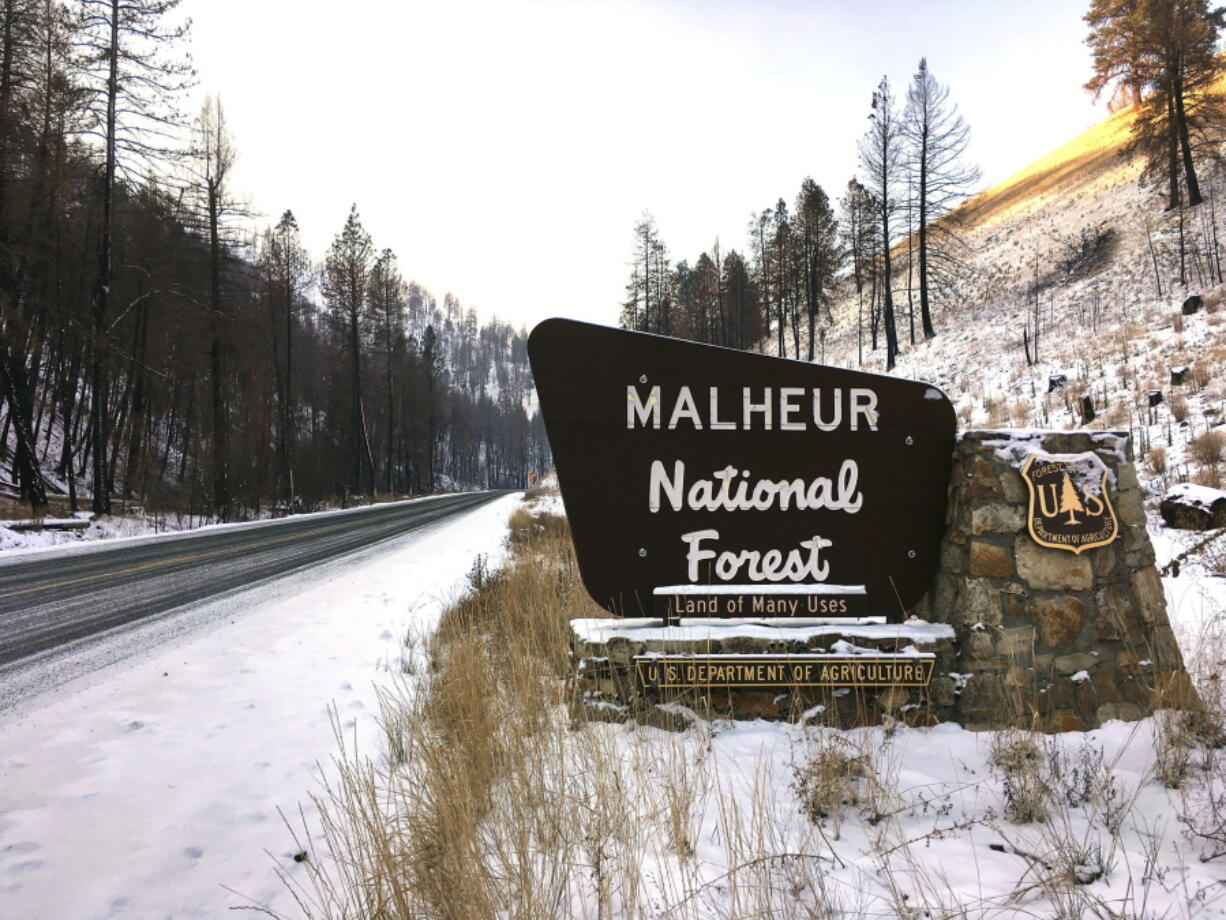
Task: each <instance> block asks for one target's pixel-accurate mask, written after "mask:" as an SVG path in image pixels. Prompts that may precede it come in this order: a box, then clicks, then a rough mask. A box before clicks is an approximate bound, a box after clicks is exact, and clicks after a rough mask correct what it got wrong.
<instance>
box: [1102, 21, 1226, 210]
mask: <svg viewBox="0 0 1226 920" xmlns="http://www.w3.org/2000/svg"><path fill="white" fill-rule="evenodd" d="M1085 22H1086V24H1087V25H1088V26H1089V27H1090V34H1089V36H1088V38H1087V39H1086V43H1087V44H1088V45H1089V46H1090V48H1091V51H1092V52H1093V56H1094V75H1093V76H1092V77H1091V78H1090V80H1089V81H1088V82H1087V83H1086V88H1087V89H1088V90H1090V91H1091V92H1093V93H1095V95H1098V94H1100V93H1102V92H1103V91H1104V90H1105V89H1107V88H1109V87H1112V86H1117V85H1120V84H1122V85H1125V86H1127V87H1129V88H1130V89H1131V90H1132V91H1133V92H1134V94H1135V95H1137V96H1138V97H1139V99H1140V110H1139V112H1138V115H1137V118H1136V120H1135V121H1134V123H1133V140H1132V143H1131V144H1130V146H1129V148H1128V152H1129V153H1135V154H1140V155H1141V156H1143V157H1144V158H1145V161H1146V171H1145V179H1146V180H1148V181H1155V180H1157V179H1158V178H1159V177H1162V178H1164V179H1165V182H1166V186H1167V207H1168V208H1177V207H1179V206H1180V204H1181V202H1182V195H1181V189H1180V179H1181V178H1182V180H1183V187H1185V188H1186V189H1187V192H1188V203H1189V204H1190V205H1193V206H1195V205H1198V204H1200V203H1201V201H1202V200H1203V197H1202V195H1201V191H1200V182H1199V179H1198V176H1197V170H1196V160H1197V158H1198V157H1199V156H1201V155H1202V152H1203V153H1206V154H1207V152H1208V151H1209V150H1210V149H1212V148H1214V147H1215V146H1216V142H1217V141H1220V140H1221V129H1222V124H1223V120H1224V116H1223V105H1222V102H1221V100H1220V98H1218V97H1217V96H1216V95H1215V94H1214V92H1213V87H1214V85H1215V83H1216V82H1217V80H1218V78H1219V77H1220V76H1221V74H1222V72H1223V69H1224V68H1226V64H1224V63H1223V62H1222V60H1221V59H1220V58H1219V56H1218V55H1217V38H1218V34H1219V33H1220V31H1221V30H1222V28H1223V26H1224V25H1226V9H1223V8H1211V7H1210V6H1209V4H1208V3H1207V2H1206V0H1093V2H1092V3H1091V4H1090V9H1089V11H1088V12H1087V13H1086V15H1085ZM1201 148H1204V150H1203V151H1202V149H1201Z"/></svg>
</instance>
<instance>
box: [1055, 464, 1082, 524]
mask: <svg viewBox="0 0 1226 920" xmlns="http://www.w3.org/2000/svg"><path fill="white" fill-rule="evenodd" d="M1085 510H1086V506H1085V505H1083V504H1082V503H1081V496H1080V495H1078V494H1077V487H1076V486H1074V485H1073V480H1071V479H1069V475H1068V473H1065V474H1064V485H1063V486H1062V487H1061V490H1060V513H1061V514H1064V513H1065V512H1066V511H1067V512H1068V520H1067V521H1065V522H1064V523H1066V524H1070V525H1072V524H1080V523H1081V521H1079V520H1077V517H1076V515H1075V514H1074V512H1077V511H1080V512H1081V513H1082V514H1084V513H1085Z"/></svg>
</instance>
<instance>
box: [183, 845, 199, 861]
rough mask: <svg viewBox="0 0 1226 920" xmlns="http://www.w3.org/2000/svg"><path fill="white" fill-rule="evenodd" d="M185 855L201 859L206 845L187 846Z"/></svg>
mask: <svg viewBox="0 0 1226 920" xmlns="http://www.w3.org/2000/svg"><path fill="white" fill-rule="evenodd" d="M183 855H184V856H186V857H187V858H188V859H199V858H200V857H201V856H203V855H204V847H185V848H184V849H183Z"/></svg>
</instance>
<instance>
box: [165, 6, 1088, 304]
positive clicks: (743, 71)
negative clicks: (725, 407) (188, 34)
mask: <svg viewBox="0 0 1226 920" xmlns="http://www.w3.org/2000/svg"><path fill="white" fill-rule="evenodd" d="M1086 5H1087V4H1086V3H1081V2H1076V0H1027V2H1025V3H997V2H985V0H965V2H955V0H947V2H923V0H898V2H872V0H862V2H790V3H788V2H767V0H743V2H722V3H721V2H698V0H689V2H687V0H667V2H660V0H656V2H585V0H557V2H527V0H490V2H457V0H434V2H429V3H424V2H417V0H398V2H386V0H346V2H343V3H339V4H338V3H334V2H333V3H326V4H325V3H317V2H310V0H297V2H293V3H273V2H253V0H185V2H184V5H183V9H184V10H185V11H186V12H187V13H188V14H189V15H190V16H192V18H193V19H194V26H193V43H192V47H193V54H194V56H195V61H196V66H197V70H198V71H199V76H200V87H199V91H198V92H199V93H203V92H209V93H213V92H217V93H220V94H221V97H222V102H223V104H224V106H225V109H226V114H227V119H228V122H229V125H230V128H231V130H232V132H233V134H234V136H235V140H236V142H237V146H238V150H239V161H238V164H237V165H236V167H235V185H236V187H237V188H238V189H239V190H240V191H241V192H243V193H244V194H246V195H247V196H249V198H250V199H251V201H252V203H253V205H254V206H255V207H256V208H257V209H258V210H259V211H260V212H262V213H263V215H265V218H266V221H268V222H275V221H276V219H277V218H278V217H279V216H280V214H281V212H282V211H284V210H285V209H286V208H290V209H292V210H293V211H294V213H295V215H296V216H297V217H298V221H299V224H300V226H301V227H302V230H303V233H304V236H305V240H306V242H307V244H308V246H309V247H310V248H311V250H312V252H313V254H314V256H315V257H316V258H321V257H322V255H323V253H324V251H325V250H326V248H327V246H328V244H329V242H330V241H331V239H332V237H333V236H334V235H335V234H336V233H337V232H338V231H339V230H340V228H341V226H342V224H343V223H344V220H345V216H346V214H347V212H348V209H349V205H350V203H352V202H357V204H358V208H359V210H360V212H361V215H362V219H363V222H364V223H365V225H366V227H367V229H368V230H369V231H370V232H371V233H372V235H373V236H374V240H375V243H376V245H377V246H379V247H385V246H386V247H390V248H391V249H393V250H394V251H395V252H396V254H397V255H398V256H399V259H400V263H401V267H402V270H403V271H404V273H405V275H406V277H410V278H415V279H417V280H419V281H421V282H422V283H423V284H425V285H426V286H427V287H428V288H430V290H431V291H432V292H433V293H434V294H435V295H436V296H438V297H439V298H440V299H441V297H442V295H443V293H444V292H446V291H451V292H453V293H454V294H455V295H456V296H458V297H459V298H460V299H461V301H462V302H463V303H465V304H466V305H471V306H475V307H476V308H477V309H478V310H479V311H480V313H481V315H482V317H483V318H488V317H489V316H490V315H493V314H497V315H498V316H501V317H503V318H504V319H509V320H511V321H513V322H515V323H517V324H518V323H526V324H529V325H530V324H533V323H535V322H537V321H538V320H541V319H544V318H545V317H548V316H571V317H576V318H580V319H588V320H592V321H595V322H603V323H615V322H616V320H617V316H618V304H619V302H620V299H621V297H622V295H623V287H624V285H625V282H626V278H627V274H628V265H629V256H630V249H631V245H632V229H633V226H634V223H635V221H636V220H637V219H638V217H639V215H640V214H641V213H642V212H643V210H644V209H648V210H650V211H651V212H652V213H653V214H654V215H655V217H656V220H657V222H658V224H659V227H660V230H661V232H662V234H663V237H664V240H665V242H666V243H667V244H668V246H669V248H670V251H671V254H672V256H673V258H674V259H679V258H688V259H689V260H690V261H691V262H693V260H694V259H695V258H696V257H697V255H698V254H699V253H700V252H701V251H702V250H704V249H706V248H708V247H709V246H710V245H711V243H712V242H713V241H714V239H715V238H716V236H718V237H719V238H720V241H721V244H722V245H723V247H724V248H725V249H728V248H737V249H740V248H742V247H743V246H744V243H745V236H746V233H745V228H746V225H747V223H748V220H749V215H750V212H752V211H754V210H758V209H761V208H763V207H765V206H768V205H771V204H773V203H774V202H775V201H776V200H777V199H778V198H780V197H783V198H785V199H787V201H788V203H789V206H790V205H791V203H792V202H793V200H794V199H795V195H796V191H797V189H798V188H799V186H800V182H801V180H802V179H804V178H805V177H806V176H812V177H813V178H814V179H815V180H816V181H817V182H818V183H819V184H821V185H822V186H824V187H825V188H826V190H827V191H828V192H829V193H830V196H831V198H832V199H834V198H838V197H839V196H840V195H841V194H842V189H843V187H844V185H845V184H846V182H847V180H848V178H850V176H851V175H852V174H853V171H854V170H855V165H856V164H855V144H856V140H857V139H858V137H859V136H860V135H861V134H862V133H863V131H864V128H865V125H866V121H865V119H866V116H867V112H868V105H869V99H870V95H871V92H872V90H873V88H874V87H875V86H876V84H877V81H878V80H880V78H881V76H882V75H883V74H886V75H888V76H889V78H890V80H891V83H892V84H893V85H894V87H895V89H896V92H897V94H898V96H899V97H900V98H901V97H902V96H903V95H904V94H905V90H906V84H907V82H908V81H909V80H910V78H911V75H912V74H913V72H914V70H915V66H916V64H917V62H918V60H919V58H920V57H921V56H926V57H927V58H928V62H929V66H930V68H931V70H932V72H933V74H934V75H935V76H936V77H937V79H938V80H940V81H941V82H942V83H946V84H948V85H949V86H950V87H951V91H952V98H953V99H954V100H955V101H956V102H957V103H958V104H959V107H960V109H961V111H962V112H963V114H964V116H965V118H966V120H967V122H968V123H969V124H970V126H971V130H972V144H973V147H972V153H973V158H974V159H975V160H976V162H978V163H979V164H980V166H981V167H982V169H983V172H984V182H985V183H987V184H990V183H992V182H995V181H998V180H999V179H1002V178H1004V177H1005V176H1007V175H1008V174H1010V173H1011V172H1013V171H1014V170H1016V169H1018V168H1020V167H1022V166H1024V165H1026V164H1027V163H1028V162H1030V161H1031V160H1033V159H1035V158H1036V157H1037V156H1040V155H1042V154H1043V153H1045V152H1046V151H1048V150H1050V149H1051V148H1052V147H1054V146H1057V145H1058V144H1060V143H1062V142H1064V141H1065V140H1068V139H1069V138H1070V137H1071V136H1073V135H1074V134H1076V133H1077V132H1079V131H1081V130H1082V129H1084V128H1086V127H1088V126H1089V125H1091V124H1093V123H1094V122H1095V121H1097V120H1099V119H1100V118H1101V117H1102V116H1103V115H1104V114H1105V112H1104V110H1103V108H1102V107H1101V106H1098V107H1095V106H1094V105H1093V104H1092V100H1091V99H1090V97H1089V96H1088V94H1086V93H1085V92H1084V91H1083V90H1082V89H1081V85H1082V84H1083V83H1084V82H1085V81H1086V79H1087V77H1088V70H1089V55H1088V52H1087V49H1086V47H1085V45H1084V43H1083V40H1084V37H1085V31H1086V30H1085V26H1084V24H1083V23H1082V22H1081V15H1082V13H1083V12H1084V9H1083V7H1085V6H1086Z"/></svg>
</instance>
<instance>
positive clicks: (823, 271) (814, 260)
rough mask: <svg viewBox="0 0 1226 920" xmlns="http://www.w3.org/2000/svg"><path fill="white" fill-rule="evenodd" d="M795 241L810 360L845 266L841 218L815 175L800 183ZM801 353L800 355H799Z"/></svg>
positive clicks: (812, 357)
mask: <svg viewBox="0 0 1226 920" xmlns="http://www.w3.org/2000/svg"><path fill="white" fill-rule="evenodd" d="M795 225H796V231H795V236H796V241H797V245H798V247H799V252H798V260H799V265H800V273H801V277H802V279H803V288H804V301H805V316H806V319H807V321H808V333H809V360H810V361H812V360H813V359H814V347H815V341H816V338H817V332H816V324H817V321H818V319H819V316H820V313H821V308H822V304H823V303H825V302H826V298H827V296H828V291H829V289H830V287H831V286H832V285H833V284H834V276H835V274H836V273H837V272H838V270H839V269H840V268H841V266H842V261H843V260H842V252H841V250H840V248H839V238H838V221H837V220H835V217H834V211H833V210H832V209H831V207H830V199H829V198H828V197H827V196H826V193H825V191H823V190H822V187H821V186H820V185H818V184H817V183H816V182H814V181H813V180H812V179H805V180H804V181H803V182H802V183H801V184H800V194H799V195H798V196H797V198H796V217H795ZM798 357H799V356H798Z"/></svg>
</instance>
